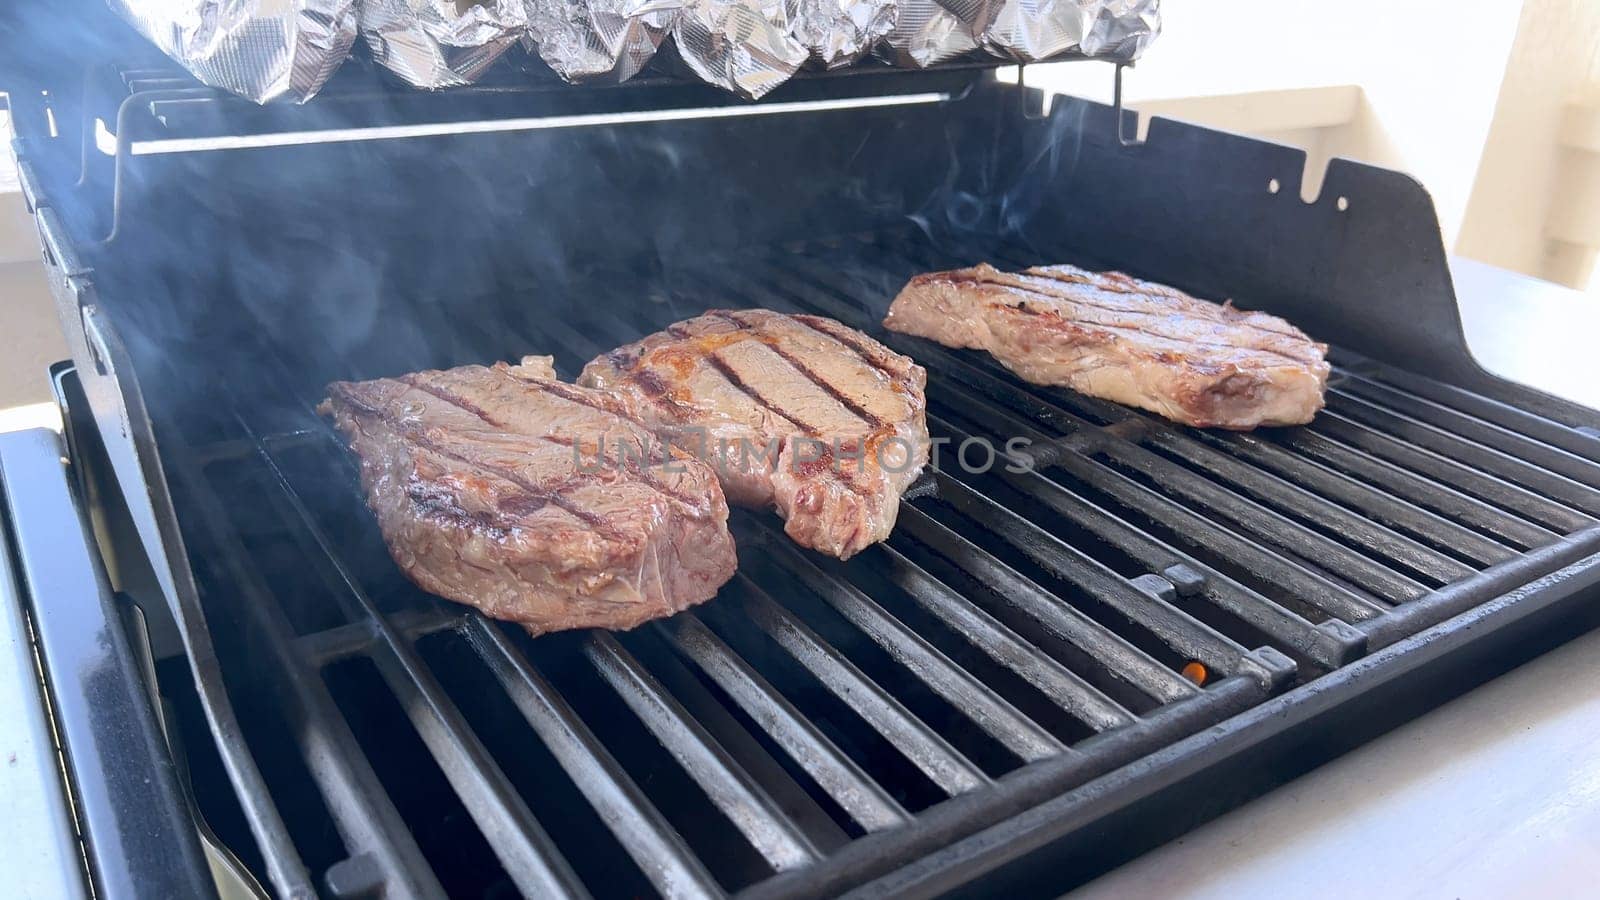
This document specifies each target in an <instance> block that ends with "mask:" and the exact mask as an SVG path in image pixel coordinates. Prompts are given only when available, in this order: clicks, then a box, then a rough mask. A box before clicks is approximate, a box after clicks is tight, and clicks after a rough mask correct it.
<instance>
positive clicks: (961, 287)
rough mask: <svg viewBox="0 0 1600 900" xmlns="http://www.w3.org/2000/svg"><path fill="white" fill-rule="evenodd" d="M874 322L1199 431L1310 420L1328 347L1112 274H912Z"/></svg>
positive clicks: (1062, 269)
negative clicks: (983, 352)
mask: <svg viewBox="0 0 1600 900" xmlns="http://www.w3.org/2000/svg"><path fill="white" fill-rule="evenodd" d="M883 324H884V326H885V327H887V328H889V329H891V330H893V331H902V332H905V333H906V334H914V335H918V336H919V337H925V338H930V339H932V340H935V341H938V342H939V343H941V344H945V345H947V346H950V347H971V348H976V349H979V350H987V351H989V352H990V353H991V354H993V355H994V357H995V358H996V359H998V360H999V361H1000V362H1001V363H1002V364H1004V365H1005V367H1006V368H1008V369H1010V370H1012V371H1013V372H1016V373H1017V374H1018V375H1019V376H1021V377H1022V378H1023V379H1025V380H1027V381H1031V382H1034V383H1035V384H1051V385H1062V386H1065V387H1069V388H1072V389H1073V390H1075V391H1079V392H1081V393H1084V394H1088V395H1090V396H1092V397H1103V398H1105V399H1107V400H1114V401H1116V402H1118V403H1125V404H1127V405H1129V406H1137V407H1140V408H1142V409H1148V410H1150V411H1151V412H1155V413H1159V414H1161V415H1163V416H1166V417H1167V418H1169V419H1172V420H1173V421H1176V422H1182V423H1183V424H1185V425H1195V426H1199V427H1203V428H1204V427H1219V428H1233V429H1240V430H1244V429H1250V428H1255V427H1256V426H1258V425H1298V424H1303V423H1305V422H1309V421H1311V417H1312V416H1315V415H1316V414H1317V410H1319V409H1321V408H1322V392H1323V389H1324V388H1325V387H1326V386H1327V382H1328V364H1327V362H1326V361H1324V359H1323V356H1324V354H1325V353H1327V350H1328V348H1327V345H1325V344H1318V343H1315V342H1313V341H1312V340H1311V339H1310V338H1308V337H1306V335H1305V333H1304V332H1302V331H1300V329H1298V328H1296V327H1294V326H1293V325H1290V324H1289V323H1288V322H1285V321H1284V320H1282V319H1280V318H1278V317H1276V316H1270V315H1267V314H1266V313H1259V312H1246V311H1244V310H1240V309H1235V308H1234V307H1233V305H1232V304H1231V303H1225V304H1221V305H1218V304H1216V303H1210V302H1207V301H1205V300H1197V299H1195V298H1194V297H1191V296H1189V295H1188V294H1185V293H1183V292H1182V291H1180V290H1177V289H1176V288H1170V287H1167V286H1165V285H1161V284H1154V283H1152V282H1148V281H1140V280H1139V279H1136V278H1130V277H1128V276H1127V275H1123V274H1122V273H1120V272H1086V271H1084V270H1082V269H1078V268H1074V267H1073V266H1065V265H1062V266H1041V267H1038V268H1033V269H1028V270H1027V271H1025V272H1022V273H1018V274H1010V273H1006V272H1001V271H999V270H997V269H995V268H993V267H992V266H989V265H978V266H975V267H973V268H970V269H958V270H956V271H953V272H934V273H931V274H927V275H918V276H916V277H915V278H912V279H911V282H910V283H909V284H907V285H906V286H905V288H904V289H903V290H901V292H900V295H899V296H898V297H896V298H895V299H894V303H893V304H892V305H890V307H889V315H888V317H887V318H885V319H884V320H883Z"/></svg>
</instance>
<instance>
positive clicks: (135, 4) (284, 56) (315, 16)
mask: <svg viewBox="0 0 1600 900" xmlns="http://www.w3.org/2000/svg"><path fill="white" fill-rule="evenodd" d="M108 2H109V3H110V4H111V8H112V9H114V10H116V11H117V13H118V14H119V15H121V16H122V17H123V18H124V19H127V20H128V22H129V23H131V24H132V25H133V27H134V28H135V29H137V30H138V31H139V33H140V34H143V35H144V36H145V37H146V38H148V39H149V40H150V41H151V42H152V43H154V44H155V45H156V46H157V47H160V48H161V50H162V51H163V52H165V53H166V54H167V55H168V56H170V57H172V58H173V59H175V60H177V61H178V63H180V64H181V65H182V66H183V67H184V68H185V69H188V70H189V72H190V73H191V74H193V75H194V77H196V78H198V79H200V81H202V82H204V83H205V84H208V85H210V86H212V87H215V88H221V89H223V90H226V91H232V92H233V93H235V94H238V95H239V96H241V97H246V98H248V99H250V100H254V101H255V102H257V103H266V102H267V101H269V100H276V99H278V98H279V97H289V98H292V99H294V100H297V101H300V102H302V103H303V102H305V101H306V100H309V99H311V97H312V95H314V94H316V92H317V91H318V90H319V89H320V88H321V87H322V85H323V83H324V82H326V81H327V80H328V77H329V76H331V75H332V74H333V72H334V70H335V69H337V68H339V66H340V64H342V63H343V62H344V61H345V59H346V58H348V57H349V56H350V46H351V45H352V44H353V43H354V42H355V37H356V0H108Z"/></svg>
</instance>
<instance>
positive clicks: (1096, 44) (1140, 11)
mask: <svg viewBox="0 0 1600 900" xmlns="http://www.w3.org/2000/svg"><path fill="white" fill-rule="evenodd" d="M1159 34H1161V0H1105V2H1104V3H1103V5H1102V6H1101V8H1100V17H1099V18H1097V19H1095V23H1094V28H1092V29H1091V30H1090V31H1089V36H1088V37H1086V38H1084V40H1083V52H1084V53H1087V54H1089V55H1090V56H1111V57H1115V58H1117V59H1121V60H1127V61H1130V62H1131V61H1133V60H1135V59H1138V58H1139V57H1140V56H1143V55H1144V51H1145V49H1146V48H1147V47H1149V46H1150V42H1151V41H1154V40H1155V39H1156V36H1157V35H1159Z"/></svg>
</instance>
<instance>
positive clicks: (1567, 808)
mask: <svg viewBox="0 0 1600 900" xmlns="http://www.w3.org/2000/svg"><path fill="white" fill-rule="evenodd" d="M1452 268H1453V271H1454V273H1455V276H1456V290H1457V293H1458V294H1459V295H1460V298H1461V307H1462V320H1463V324H1464V326H1465V328H1466V331H1467V337H1468V342H1469V344H1471V345H1472V348H1473V352H1474V355H1475V356H1477V357H1478V359H1479V361H1480V362H1482V363H1483V364H1484V365H1485V366H1486V367H1487V368H1489V369H1490V370H1491V371H1495V372H1496V373H1498V374H1502V375H1505V376H1507V377H1510V378H1513V379H1515V380H1517V381H1522V382H1524V383H1527V384H1531V385H1534V386H1536V387H1540V388H1542V389H1544V390H1547V391H1549V392H1551V393H1555V394H1560V395H1562V396H1565V397H1568V398H1570V399H1572V400H1576V401H1578V402H1580V403H1584V404H1586V405H1590V406H1595V407H1600V345H1597V343H1596V341H1597V339H1600V296H1596V295H1592V294H1582V293H1579V292H1577V291H1571V290H1568V289H1566V288H1561V287H1558V286H1555V285H1551V284H1549V283H1547V282H1542V281H1537V280H1535V279H1531V278H1526V277H1523V276H1520V275H1516V274H1514V273H1509V272H1505V271H1503V270H1500V269H1495V268H1492V267H1489V266H1485V265H1482V264H1481V263H1475V262H1472V261H1470V260H1456V261H1454V262H1453V264H1452ZM1073 896H1074V898H1082V900H1100V898H1108V900H1109V898H1119V900H1120V898H1126V897H1168V898H1185V900H1202V898H1218V900H1222V898H1227V900H1239V898H1252V897H1261V898H1273V900H1280V898H1283V897H1294V898H1297V900H1298V898H1307V897H1311V898H1314V897H1339V898H1346V897H1426V898H1434V897H1449V898H1477V897H1483V898H1498V897H1522V898H1526V897H1561V898H1567V897H1584V896H1600V631H1597V632H1591V633H1589V634H1587V635H1585V636H1582V637H1579V638H1577V639H1576V640H1574V641H1573V642H1572V643H1570V644H1567V645H1566V646H1564V647H1561V648H1559V649H1557V650H1555V651H1553V652H1551V653H1549V654H1546V655H1545V656H1543V657H1540V658H1539V659H1536V660H1534V661H1533V662H1530V663H1528V664H1527V665H1524V666H1522V667H1521V668H1518V669H1516V670H1513V671H1512V672H1510V673H1508V674H1506V675H1504V676H1501V677H1500V678H1498V679H1495V680H1494V681H1492V682H1490V683H1489V684H1487V685H1485V686H1483V687H1481V688H1479V689H1477V690H1474V691H1472V692H1470V693H1468V694H1466V695H1465V696H1463V697H1461V698H1459V699H1457V700H1455V701H1453V702H1451V703H1448V704H1446V705H1444V706H1442V707H1440V708H1438V709H1437V710H1434V711H1433V712H1431V713H1428V714H1427V715H1424V716H1422V717H1421V718H1418V719H1416V720H1414V721H1412V722H1410V723H1408V724H1407V725H1404V726H1402V727H1400V728H1398V729H1396V730H1394V731H1392V732H1390V733H1389V734H1386V735H1384V736H1382V737H1380V738H1378V739H1377V740H1375V741H1373V742H1372V743H1370V744H1367V745H1366V746H1364V747H1361V748H1358V749H1356V750H1355V751H1352V752H1351V753H1349V754H1346V755H1345V756H1343V757H1340V758H1339V759H1337V760H1334V761H1333V762H1331V763H1329V764H1327V765H1325V766H1323V767H1321V768H1319V769H1317V770H1315V771H1313V772H1311V773H1309V774H1307V775H1305V776H1304V777H1302V778H1300V779H1298V780H1296V781H1293V782H1290V783H1289V784H1287V785H1284V786H1283V787H1281V788H1279V789H1277V790H1275V791H1273V792H1271V793H1269V794H1267V795H1265V796H1263V797H1261V798H1259V799H1257V800H1255V801H1253V802H1251V803H1248V804H1246V805H1245V806H1242V807H1240V808H1239V809H1237V810H1234V811H1233V812H1231V813H1229V814H1227V815H1225V816H1223V817H1221V818H1219V819H1217V820H1215V821H1213V822H1211V823H1209V824H1206V825H1203V826H1201V827H1200V828H1199V829H1197V830H1196V831H1195V832H1193V833H1192V834H1190V835H1188V836H1186V837H1184V838H1182V839H1180V840H1177V841H1174V842H1172V843H1170V844H1167V845H1166V846H1164V847H1161V848H1158V849H1157V850H1154V851H1152V852H1150V853H1147V854H1145V855H1144V856H1142V857H1140V858H1139V859H1136V860H1134V861H1133V862H1130V863H1128V864H1127V865H1124V866H1123V867H1121V868H1119V869H1116V870H1115V871H1112V872H1110V873H1108V874H1107V875H1105V876H1103V877H1101V878H1100V879H1098V880H1096V881H1094V882H1091V883H1090V884H1088V885H1086V886H1084V887H1083V888H1081V889H1080V890H1079V891H1078V892H1076V893H1075V894H1074V895H1073Z"/></svg>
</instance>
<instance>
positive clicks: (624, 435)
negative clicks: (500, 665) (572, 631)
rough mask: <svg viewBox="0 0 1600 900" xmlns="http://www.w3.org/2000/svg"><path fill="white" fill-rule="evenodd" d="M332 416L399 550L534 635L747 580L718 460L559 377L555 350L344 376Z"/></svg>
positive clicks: (635, 618)
mask: <svg viewBox="0 0 1600 900" xmlns="http://www.w3.org/2000/svg"><path fill="white" fill-rule="evenodd" d="M320 411H321V412H323V413H324V414H325V415H330V416H332V418H333V421H334V424H335V425H336V426H337V427H338V429H339V431H340V432H341V433H343V435H344V436H345V438H346V439H347V440H348V441H349V443H350V447H351V449H352V450H354V451H355V453H356V455H357V456H358V457H360V459H361V483H362V485H363V487H365V489H366V494H367V503H368V505H370V506H371V507H372V511H373V512H374V513H375V514H377V517H378V525H379V528H380V529H381V530H382V532H383V537H384V540H385V541H386V542H387V543H388V545H389V552H390V553H391V555H393V557H394V561H395V562H396V563H397V564H398V565H399V566H400V568H401V570H403V571H404V572H405V573H406V575H407V576H409V577H410V578H411V580H412V581H415V582H416V583H417V584H418V585H420V586H421V587H422V588H424V589H425V590H428V591H431V592H432V593H435V594H438V595H439V596H441V597H448V598H449V599H451V600H456V601H459V602H461V603H468V604H471V605H473V606H476V607H478V608H479V609H481V610H483V611H484V612H485V613H487V614H489V615H491V616H494V617H496V618H501V619H510V620H513V621H516V622H520V623H522V624H524V625H527V626H528V628H529V629H530V630H531V631H533V632H535V633H541V632H546V631H558V630H561V629H566V628H588V627H600V628H632V627H633V626H635V625H638V624H639V623H641V622H644V621H647V620H649V619H655V618H659V617H661V616H667V615H671V614H672V613H675V612H677V611H679V610H681V609H683V608H685V607H687V606H691V605H693V604H695V603H699V602H701V601H703V600H706V599H709V598H710V597H711V596H712V595H714V594H715V593H716V592H717V588H718V587H720V586H721V585H722V584H723V582H725V581H727V580H728V579H729V578H731V577H732V576H733V571H734V567H735V565H736V560H735V557H734V547H733V538H732V537H731V536H730V535H729V534H728V507H727V503H726V501H725V500H724V499H723V495H722V490H721V488H720V487H719V486H718V484H717V482H716V477H715V476H714V475H713V474H712V473H711V470H710V469H709V468H708V467H707V466H706V465H705V464H704V463H701V462H700V461H698V460H694V459H690V458H687V457H686V456H684V455H683V454H678V457H677V458H671V457H669V456H667V455H666V448H665V447H664V446H663V445H662V444H661V442H660V441H658V440H656V439H655V438H654V437H653V436H652V435H651V434H650V433H649V432H647V431H645V430H644V429H642V428H640V427H638V426H637V425H635V424H633V423H632V422H629V421H628V420H627V419H626V418H625V412H626V411H625V410H624V409H623V407H622V405H621V404H620V403H618V402H617V401H616V399H615V398H612V397H609V396H607V395H605V394H602V393H600V392H598V391H592V390H588V389H585V388H581V387H576V386H574V385H570V384H563V383H561V382H559V381H556V380H555V370H554V369H553V368H552V367H551V365H550V358H549V357H529V358H528V359H526V360H524V361H523V364H522V365H520V366H507V365H506V364H504V363H500V364H497V365H495V366H494V367H492V368H485V367H483V366H463V367H461V368H458V369H451V370H449V371H444V372H420V373H417V374H414V375H406V376H402V377H400V378H379V379H376V380H373V381H362V382H356V383H351V382H336V383H334V384H332V385H329V386H328V399H327V400H326V401H325V402H324V403H323V404H322V406H321V407H320Z"/></svg>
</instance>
